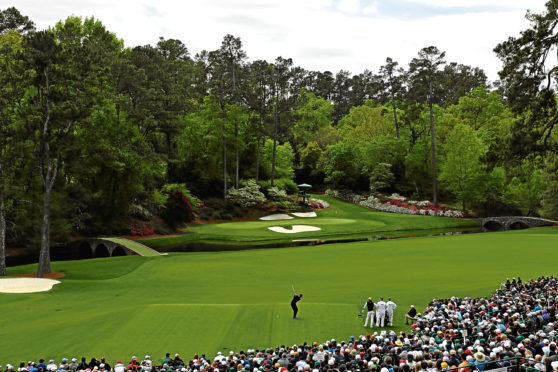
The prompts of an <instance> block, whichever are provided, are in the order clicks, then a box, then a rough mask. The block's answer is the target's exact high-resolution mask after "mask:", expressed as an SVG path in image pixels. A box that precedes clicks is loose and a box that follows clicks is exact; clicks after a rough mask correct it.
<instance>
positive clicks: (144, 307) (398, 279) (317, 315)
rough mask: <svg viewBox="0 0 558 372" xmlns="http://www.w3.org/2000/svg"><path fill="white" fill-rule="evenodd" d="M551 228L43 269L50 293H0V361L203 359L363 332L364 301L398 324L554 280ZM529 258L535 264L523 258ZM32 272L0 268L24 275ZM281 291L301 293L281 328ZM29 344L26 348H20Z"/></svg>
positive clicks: (556, 239) (556, 252)
mask: <svg viewBox="0 0 558 372" xmlns="http://www.w3.org/2000/svg"><path fill="white" fill-rule="evenodd" d="M557 246H558V229H556V228H538V229H530V230H523V231H511V232H504V233H488V234H470V235H461V236H448V237H430V238H412V239H397V240H387V241H377V242H359V243H348V244H331V245H321V246H308V247H293V248H281V249H261V250H250V251H236V252H217V253H176V254H170V255H169V256H162V257H159V258H151V257H140V256H127V257H113V258H103V259H92V260H83V261H73V262H72V261H67V262H54V263H53V264H52V267H53V270H54V271H61V272H64V273H65V274H66V277H65V278H62V279H60V281H61V282H62V283H61V284H58V285H56V286H55V287H54V288H53V289H52V290H51V291H49V292H42V293H35V294H0V304H1V305H0V306H1V309H2V314H3V317H2V321H1V322H0V337H2V339H4V340H9V342H5V343H4V344H3V347H2V349H0V361H2V362H3V363H6V362H10V363H12V364H14V363H16V362H18V361H21V360H33V359H38V358H40V357H41V358H45V359H47V360H48V359H50V358H54V359H59V358H62V357H74V356H75V357H78V358H79V357H80V356H82V355H84V356H87V357H91V356H96V357H101V356H105V357H107V358H108V360H110V361H111V362H114V361H115V360H116V359H118V358H129V357H130V356H131V355H145V354H149V355H151V356H152V357H153V359H154V360H156V361H159V360H160V359H159V358H160V357H162V356H163V355H164V353H165V352H172V353H174V352H178V353H181V355H182V356H184V357H185V358H189V357H191V355H192V354H193V353H202V352H203V353H207V354H208V355H210V356H213V355H214V354H213V353H215V352H217V351H218V350H221V351H225V350H235V351H239V350H242V349H244V350H245V349H246V348H249V347H254V348H262V347H269V346H277V345H281V344H292V343H295V342H297V343H299V342H303V341H323V340H325V339H330V338H332V337H333V338H335V339H339V340H343V339H345V340H346V339H347V338H348V337H349V336H350V335H355V336H356V335H358V334H361V333H366V332H368V330H367V329H364V328H363V327H362V319H361V318H358V317H357V314H360V309H361V307H362V305H363V304H364V301H365V299H366V298H367V297H368V296H372V297H373V298H374V299H375V300H376V299H377V298H378V297H379V296H384V297H388V296H391V297H392V298H393V299H394V300H395V302H396V303H397V304H398V305H399V307H398V309H396V313H395V314H396V315H395V327H394V328H393V329H394V330H396V331H397V330H403V329H407V328H406V327H405V325H404V313H405V312H406V311H407V310H408V308H409V306H410V305H411V304H414V305H416V306H417V308H418V309H419V310H422V309H423V308H424V305H425V304H426V303H427V302H428V301H429V300H430V299H432V298H435V297H445V296H451V295H457V296H479V295H487V294H489V293H490V292H491V291H493V290H494V289H495V288H496V287H497V286H498V283H499V282H500V281H502V280H505V278H506V277H512V276H516V277H517V276H521V277H522V279H524V280H527V279H529V278H532V277H536V276H538V275H541V274H546V275H550V274H553V275H556V274H557V272H556V262H557V260H558V249H556V247H557ZM534 252H536V254H534ZM34 269H36V265H31V266H21V267H15V268H9V273H10V274H15V273H24V272H30V271H32V270H34ZM291 284H294V285H295V287H296V290H297V291H300V292H302V293H303V294H304V297H303V299H302V301H301V302H300V303H299V308H300V313H299V315H300V319H298V320H292V319H291V316H292V314H291V310H290V307H289V302H290V299H291V297H292V293H291ZM30 335H33V337H30Z"/></svg>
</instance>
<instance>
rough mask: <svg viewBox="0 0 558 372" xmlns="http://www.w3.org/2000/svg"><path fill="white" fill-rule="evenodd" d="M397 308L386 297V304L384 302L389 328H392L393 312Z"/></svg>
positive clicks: (389, 298)
mask: <svg viewBox="0 0 558 372" xmlns="http://www.w3.org/2000/svg"><path fill="white" fill-rule="evenodd" d="M396 308H397V305H396V304H395V302H393V301H392V300H391V297H388V302H386V311H387V315H388V318H389V326H390V327H392V326H393V310H395V309H396Z"/></svg>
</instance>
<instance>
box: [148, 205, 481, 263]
mask: <svg viewBox="0 0 558 372" xmlns="http://www.w3.org/2000/svg"><path fill="white" fill-rule="evenodd" d="M312 196H313V197H317V198H320V199H322V200H325V201H327V202H328V203H330V205H331V208H329V209H323V210H317V211H316V213H317V216H318V217H317V218H308V217H295V218H293V219H289V220H276V221H260V220H258V221H241V222H226V223H211V224H199V225H193V226H190V227H188V228H187V229H185V230H184V231H183V234H181V235H177V236H176V235H175V236H169V237H161V238H156V239H142V240H141V242H142V243H143V244H145V245H147V246H150V247H151V248H154V249H156V250H158V251H162V252H167V251H173V250H183V249H184V248H185V247H187V246H188V245H189V244H192V243H209V244H222V245H227V244H228V245H237V246H238V245H243V246H257V245H265V244H270V243H285V242H291V241H292V240H293V239H296V240H302V239H319V240H324V241H327V240H338V239H348V238H367V237H372V236H416V235H425V234H432V233H439V232H446V231H460V230H466V229H471V228H473V229H474V228H478V227H479V225H478V223H476V222H475V221H473V220H468V219H452V218H439V217H430V216H415V215H406V214H395V213H386V212H378V211H373V210H370V209H367V208H363V207H361V206H358V205H356V204H352V203H348V202H344V201H341V200H339V199H336V198H334V197H331V196H326V195H312ZM293 225H310V226H315V227H318V228H320V230H319V231H312V232H302V233H297V234H281V233H277V232H274V231H271V230H269V227H273V226H280V227H285V228H287V229H289V228H291V227H292V226H293Z"/></svg>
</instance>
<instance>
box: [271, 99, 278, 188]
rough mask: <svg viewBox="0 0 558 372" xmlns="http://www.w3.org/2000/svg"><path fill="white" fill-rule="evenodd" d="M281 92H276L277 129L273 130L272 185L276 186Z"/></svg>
mask: <svg viewBox="0 0 558 372" xmlns="http://www.w3.org/2000/svg"><path fill="white" fill-rule="evenodd" d="M278 100H279V94H278V93H277V92H276V93H275V129H274V130H273V159H272V161H271V187H273V186H275V156H276V154H277V132H278V128H279V115H278V113H277V101H278Z"/></svg>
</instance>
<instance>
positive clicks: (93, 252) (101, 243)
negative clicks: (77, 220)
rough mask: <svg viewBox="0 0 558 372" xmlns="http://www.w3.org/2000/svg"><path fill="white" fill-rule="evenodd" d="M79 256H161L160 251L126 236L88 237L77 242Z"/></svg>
mask: <svg viewBox="0 0 558 372" xmlns="http://www.w3.org/2000/svg"><path fill="white" fill-rule="evenodd" d="M74 244H75V245H76V248H77V250H78V257H79V258H82V259H83V258H97V257H116V256H129V255H140V256H159V255H160V253H159V252H157V251H156V250H154V249H151V248H149V247H148V246H146V245H143V244H141V243H138V242H136V241H133V240H129V239H124V238H88V239H83V240H80V241H78V242H76V243H74Z"/></svg>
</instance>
